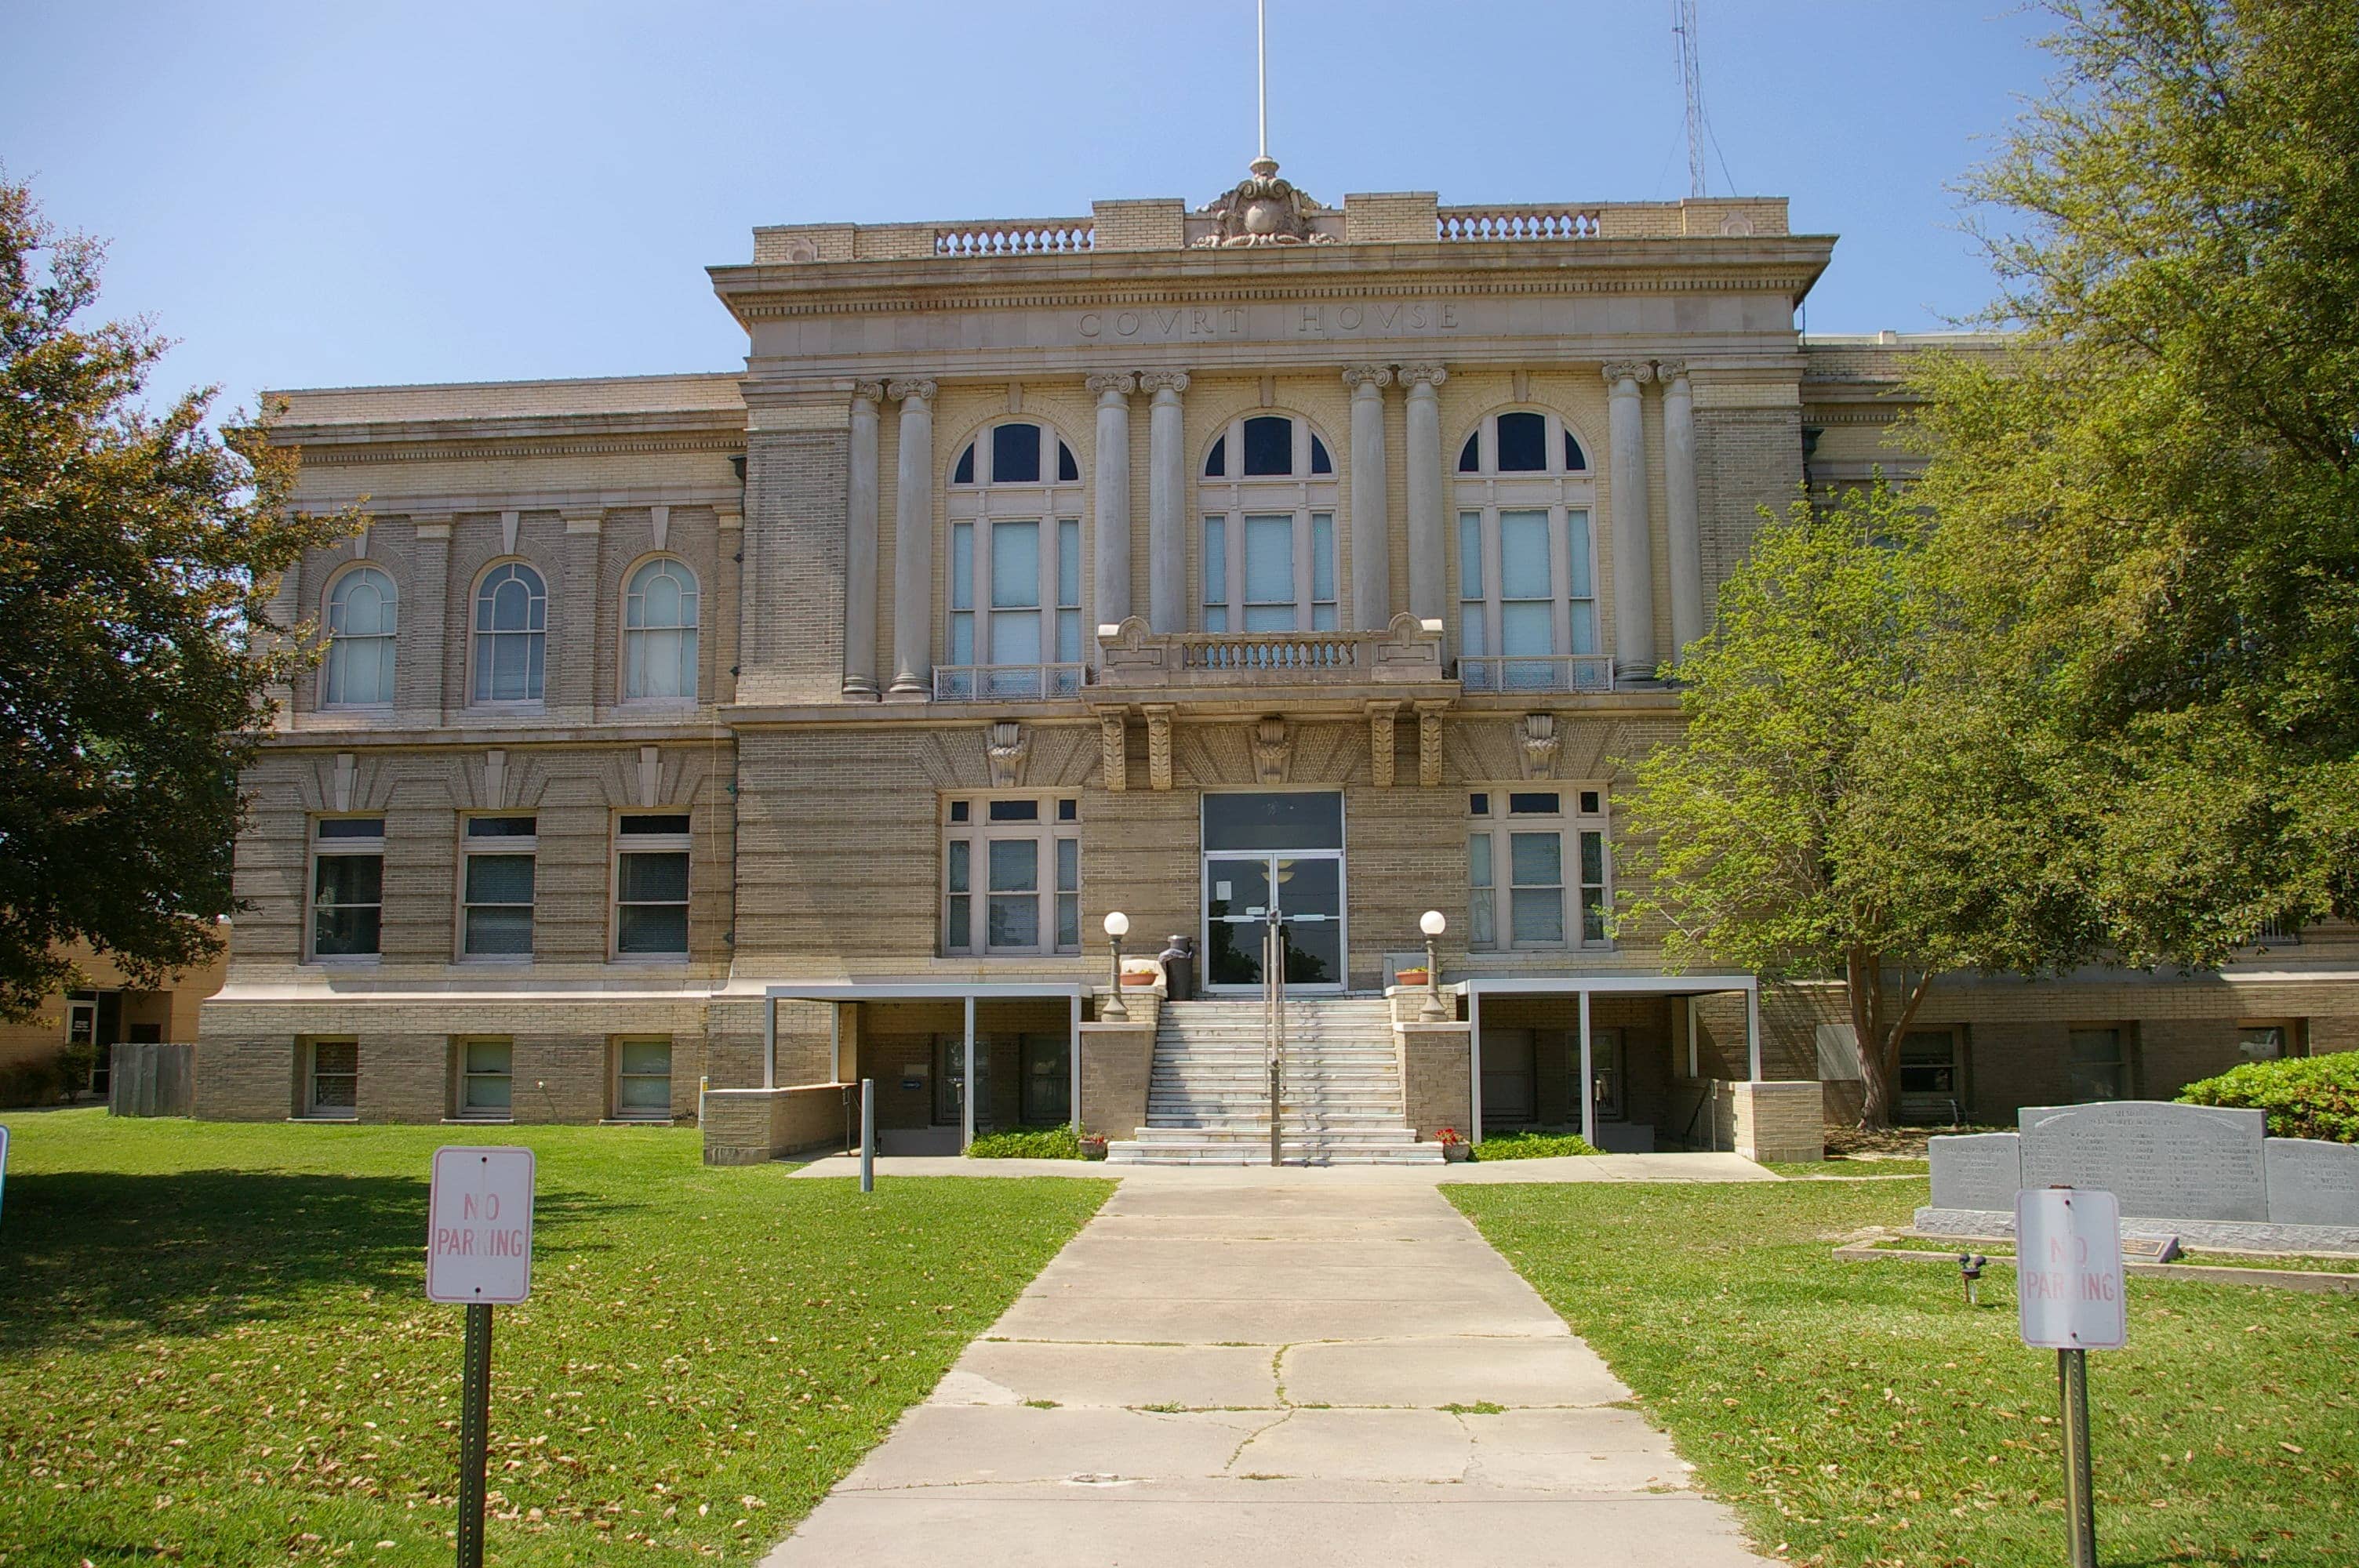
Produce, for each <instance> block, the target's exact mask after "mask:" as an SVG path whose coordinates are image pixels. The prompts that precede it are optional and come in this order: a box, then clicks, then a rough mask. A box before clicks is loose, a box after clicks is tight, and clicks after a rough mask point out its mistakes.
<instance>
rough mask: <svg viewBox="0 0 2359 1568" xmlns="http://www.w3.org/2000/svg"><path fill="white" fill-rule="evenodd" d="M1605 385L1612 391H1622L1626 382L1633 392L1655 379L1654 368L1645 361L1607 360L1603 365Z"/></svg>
mask: <svg viewBox="0 0 2359 1568" xmlns="http://www.w3.org/2000/svg"><path fill="white" fill-rule="evenodd" d="M1604 375H1605V384H1606V385H1608V386H1610V387H1612V388H1613V389H1614V391H1616V392H1619V391H1621V390H1622V384H1623V383H1624V382H1625V381H1626V382H1628V383H1630V384H1631V385H1632V388H1633V389H1634V390H1635V389H1636V388H1637V387H1639V386H1643V385H1645V384H1647V382H1650V381H1652V380H1654V379H1655V367H1654V366H1653V365H1650V364H1648V363H1647V362H1646V361H1645V360H1608V361H1606V362H1605V365H1604Z"/></svg>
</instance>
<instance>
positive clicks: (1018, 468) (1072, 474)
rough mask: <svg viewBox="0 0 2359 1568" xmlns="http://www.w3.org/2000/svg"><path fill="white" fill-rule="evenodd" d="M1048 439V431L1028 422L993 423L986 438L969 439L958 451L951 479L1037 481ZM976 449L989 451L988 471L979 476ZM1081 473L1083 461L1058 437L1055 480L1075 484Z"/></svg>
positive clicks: (967, 481)
mask: <svg viewBox="0 0 2359 1568" xmlns="http://www.w3.org/2000/svg"><path fill="white" fill-rule="evenodd" d="M1049 439H1050V437H1049V432H1048V431H1046V430H1044V429H1042V428H1041V427H1039V426H1038V425H1034V424H1030V423H1028V422H1025V421H1021V420H1015V421H1010V422H1009V423H1007V424H1005V425H995V426H993V427H991V429H990V431H989V433H988V434H987V436H986V437H985V438H982V439H978V440H973V441H969V442H968V443H967V444H966V447H965V449H963V450H962V451H961V452H960V453H959V457H958V461H957V462H956V463H954V464H952V465H951V483H952V484H976V483H982V484H1038V483H1040V482H1041V481H1042V473H1041V470H1042V467H1043V460H1044V458H1045V457H1046V454H1047V449H1048V444H1049ZM979 450H981V451H987V452H988V454H989V458H990V463H991V471H990V473H989V474H988V475H986V476H982V477H978V475H977V473H976V471H975V469H976V461H975V460H976V455H977V453H978V451H979ZM1081 477H1082V465H1081V463H1080V461H1079V460H1077V459H1075V458H1074V456H1073V449H1072V448H1071V447H1069V446H1067V445H1066V444H1065V443H1064V441H1063V440H1062V439H1061V438H1060V439H1058V440H1057V477H1056V480H1055V481H1054V482H1056V483H1058V484H1075V483H1078V482H1080V481H1081Z"/></svg>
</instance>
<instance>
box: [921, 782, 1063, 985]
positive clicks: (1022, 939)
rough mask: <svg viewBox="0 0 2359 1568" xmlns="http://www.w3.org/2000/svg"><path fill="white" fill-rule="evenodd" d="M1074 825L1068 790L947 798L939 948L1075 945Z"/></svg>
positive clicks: (1012, 949) (1058, 948) (1032, 949)
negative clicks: (1056, 793) (1065, 792)
mask: <svg viewBox="0 0 2359 1568" xmlns="http://www.w3.org/2000/svg"><path fill="white" fill-rule="evenodd" d="M1080 827H1081V802H1080V800H1079V799H1078V798H1077V797H1073V796H1062V797H1060V796H1053V795H1051V796H1047V797H1041V796H1032V795H1025V796H1012V797H1011V796H999V797H996V798H993V797H980V796H967V797H962V798H958V799H952V800H947V801H945V802H944V803H943V813H942V950H943V952H945V953H947V954H971V955H978V956H980V955H985V954H994V953H1077V952H1079V951H1081V946H1082V841H1081V838H1080ZM978 884H980V885H978ZM978 904H980V907H977V906H978Z"/></svg>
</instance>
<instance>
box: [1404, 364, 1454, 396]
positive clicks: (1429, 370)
mask: <svg viewBox="0 0 2359 1568" xmlns="http://www.w3.org/2000/svg"><path fill="white" fill-rule="evenodd" d="M1400 379H1401V384H1402V385H1403V386H1406V387H1408V389H1409V390H1410V391H1412V392H1414V391H1416V390H1417V389H1418V388H1419V387H1420V386H1429V387H1430V386H1440V384H1442V383H1443V382H1445V381H1448V380H1449V379H1450V372H1449V371H1448V370H1446V369H1444V368H1443V367H1442V366H1440V365H1438V364H1414V365H1403V366H1401V367H1400Z"/></svg>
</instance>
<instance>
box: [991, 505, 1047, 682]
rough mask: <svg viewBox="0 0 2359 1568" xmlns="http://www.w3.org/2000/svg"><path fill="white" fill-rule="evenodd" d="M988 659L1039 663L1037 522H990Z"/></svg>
mask: <svg viewBox="0 0 2359 1568" xmlns="http://www.w3.org/2000/svg"><path fill="white" fill-rule="evenodd" d="M991 662H992V663H993V664H995V665H1037V664H1038V663H1039V662H1040V524H1038V523H1028V522H1027V523H994V524H992V525H991Z"/></svg>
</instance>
